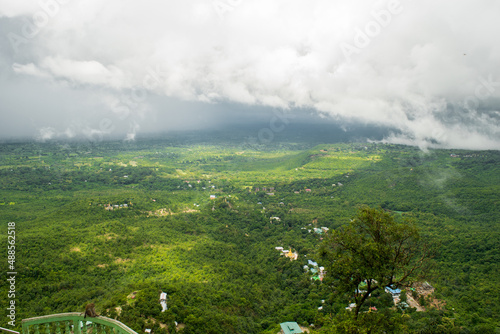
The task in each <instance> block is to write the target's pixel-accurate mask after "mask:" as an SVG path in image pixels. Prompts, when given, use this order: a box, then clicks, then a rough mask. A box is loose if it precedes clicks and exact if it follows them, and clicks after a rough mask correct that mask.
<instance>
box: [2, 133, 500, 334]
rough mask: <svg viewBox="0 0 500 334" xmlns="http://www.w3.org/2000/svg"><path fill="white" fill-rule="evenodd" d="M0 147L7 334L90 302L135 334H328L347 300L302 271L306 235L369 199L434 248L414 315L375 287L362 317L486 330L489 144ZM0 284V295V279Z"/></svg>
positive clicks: (399, 327)
mask: <svg viewBox="0 0 500 334" xmlns="http://www.w3.org/2000/svg"><path fill="white" fill-rule="evenodd" d="M0 152H1V153H0V154H1V155H0V156H1V160H0V188H1V190H2V191H1V197H0V210H1V217H2V221H3V223H2V224H3V227H2V228H3V230H2V231H4V232H3V233H2V245H3V246H2V247H5V248H4V249H5V251H4V252H2V254H3V255H2V258H1V259H0V261H1V266H0V268H1V270H2V271H3V272H7V271H8V270H7V257H6V254H7V251H6V250H7V232H6V231H7V222H15V223H16V232H17V239H16V247H17V248H16V269H17V271H18V276H17V281H16V288H17V291H18V293H17V294H16V300H17V303H18V306H19V307H18V308H17V322H16V323H17V324H18V327H17V328H18V329H19V325H20V319H23V318H27V317H33V316H39V315H45V314H51V313H57V312H71V311H83V308H84V305H85V304H86V303H89V302H95V304H96V308H97V310H98V312H99V313H101V314H107V315H108V316H110V317H117V318H118V319H119V320H120V321H122V322H124V323H125V324H127V325H128V326H130V327H132V328H134V329H135V330H137V331H143V330H144V329H145V328H152V329H153V332H155V333H166V332H170V333H172V332H173V331H174V329H175V323H176V322H177V324H180V325H179V326H178V327H177V329H178V331H179V332H183V333H273V334H274V333H277V332H278V327H277V326H278V324H279V323H280V322H284V321H297V322H298V323H299V324H301V325H306V326H309V325H310V324H314V325H315V328H316V330H317V331H320V332H321V331H322V332H329V331H331V330H332V328H337V330H339V331H340V330H341V329H339V328H341V327H342V326H340V325H339V324H342V323H343V322H347V321H349V316H350V315H349V311H346V310H345V307H346V306H347V305H348V304H349V302H350V300H349V298H348V297H347V298H346V297H344V298H340V297H339V296H338V295H337V294H335V287H334V286H332V285H331V284H329V282H328V281H327V280H324V281H323V282H321V281H320V280H315V279H313V280H311V276H312V275H313V274H312V273H311V272H310V271H305V270H304V268H303V266H304V265H307V264H308V260H312V261H317V260H319V256H318V249H319V245H320V242H321V239H322V235H321V234H319V233H315V232H314V231H313V228H315V227H316V228H321V227H328V228H329V229H335V228H338V227H339V226H341V225H343V224H345V223H348V222H349V220H350V219H351V218H352V217H353V216H354V215H355V214H356V212H357V210H358V208H359V206H360V205H368V206H370V207H380V208H383V209H385V210H386V211H387V212H389V213H391V214H392V215H394V216H395V217H396V218H397V217H402V218H405V219H409V220H412V221H413V222H414V223H415V226H416V227H417V228H418V229H419V231H420V234H421V238H422V240H423V241H424V242H425V243H427V244H429V245H432V246H433V247H434V248H435V249H436V250H437V252H436V255H435V257H434V258H433V260H432V263H433V269H432V270H429V271H428V272H427V281H428V282H429V283H430V284H431V285H432V286H434V287H435V291H434V293H433V294H432V295H431V296H428V297H425V298H423V297H422V296H418V295H415V296H414V297H415V298H416V299H417V300H419V302H420V304H421V305H422V306H424V307H426V310H427V311H426V312H415V310H414V309H412V308H407V309H402V308H394V307H393V306H394V304H393V303H392V299H391V297H390V295H388V294H387V293H384V292H383V291H381V292H377V293H375V294H374V295H373V296H372V298H371V299H370V302H369V306H370V307H376V308H377V312H367V313H366V317H375V318H377V317H378V318H377V319H381V316H382V315H383V317H384V319H386V320H385V321H388V322H387V323H386V324H384V326H386V329H387V330H388V331H391V330H392V331H395V332H397V331H403V332H417V333H437V332H442V333H448V332H452V333H454V332H456V333H479V332H481V333H495V330H496V331H497V332H498V330H499V326H500V324H499V323H498V319H499V318H500V297H499V296H500V295H499V294H498V291H497V288H498V277H500V270H499V268H500V267H499V265H498V263H500V251H499V250H500V235H499V234H500V233H499V223H498V217H499V213H500V205H499V204H500V168H499V166H500V152H498V151H484V152H466V151H460V150H432V151H428V152H421V151H419V150H418V149H416V148H412V147H406V146H399V145H382V144H366V143H363V144H356V143H339V144H318V143H311V144H308V143H293V142H289V141H282V142H275V143H271V144H268V145H247V144H234V143H233V144H231V143H230V142H229V141H225V140H223V139H220V140H218V141H217V142H216V141H213V142H197V141H196V139H195V138H194V139H193V137H190V138H189V140H181V139H175V140H174V139H171V140H152V139H149V140H139V141H136V142H101V143H82V142H73V143H57V142H50V143H19V144H16V143H6V144H2V145H0ZM309 190H310V191H309ZM210 195H215V196H216V198H215V199H211V198H210ZM111 208H112V209H111ZM271 217H279V219H271ZM309 230H311V231H309ZM277 246H281V247H284V248H285V249H291V250H292V251H296V252H297V253H298V254H299V256H298V260H297V261H290V260H289V259H288V258H286V257H284V256H282V255H280V251H278V250H276V249H275V247H277ZM319 265H320V266H321V265H325V266H326V264H324V263H321V262H319ZM0 288H1V290H0V291H1V293H2V295H4V296H6V295H7V291H8V284H7V282H6V281H5V280H3V281H2V282H1V283H0ZM160 291H165V292H167V293H168V296H169V298H168V306H169V309H168V311H166V312H163V313H162V312H160V311H161V306H160V304H159V303H158V297H159V293H160ZM408 291H410V290H408ZM408 293H410V292H408ZM420 297H422V298H420ZM404 298H406V296H402V299H404ZM419 298H420V299H419ZM7 303H8V299H2V300H0V306H1V308H2V309H3V310H5V309H6V307H7ZM361 311H363V310H361ZM3 319H7V318H5V317H3ZM387 319H389V320H387ZM391 319H392V320H391ZM367 321H370V320H369V319H368V320H367ZM371 321H372V322H373V319H372V320H371ZM6 322H7V321H4V322H3V323H6ZM160 324H161V326H160ZM163 325H165V326H163ZM346 328H347V327H346ZM391 328H392V329H391Z"/></svg>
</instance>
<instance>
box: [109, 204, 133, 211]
mask: <svg viewBox="0 0 500 334" xmlns="http://www.w3.org/2000/svg"><path fill="white" fill-rule="evenodd" d="M128 206H129V205H128V204H111V203H108V205H107V206H105V207H104V209H105V210H108V211H112V210H115V209H123V208H128Z"/></svg>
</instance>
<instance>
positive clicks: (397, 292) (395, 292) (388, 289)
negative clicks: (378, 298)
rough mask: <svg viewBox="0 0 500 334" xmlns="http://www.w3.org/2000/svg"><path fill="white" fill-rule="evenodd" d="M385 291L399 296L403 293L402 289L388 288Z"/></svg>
mask: <svg viewBox="0 0 500 334" xmlns="http://www.w3.org/2000/svg"><path fill="white" fill-rule="evenodd" d="M385 291H387V292H389V293H392V294H393V295H394V294H399V293H401V289H391V288H390V287H388V286H386V287H385Z"/></svg>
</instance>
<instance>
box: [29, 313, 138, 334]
mask: <svg viewBox="0 0 500 334" xmlns="http://www.w3.org/2000/svg"><path fill="white" fill-rule="evenodd" d="M87 322H92V323H89V324H87ZM22 324H23V334H70V333H72V334H88V333H93V334H137V332H135V331H133V330H132V329H130V328H128V327H127V326H125V325H124V324H122V323H121V322H119V321H116V320H114V319H110V318H106V317H101V316H99V317H95V318H90V317H87V318H84V317H83V313H77V312H72V313H60V314H51V315H46V316H43V317H36V318H29V319H23V322H22Z"/></svg>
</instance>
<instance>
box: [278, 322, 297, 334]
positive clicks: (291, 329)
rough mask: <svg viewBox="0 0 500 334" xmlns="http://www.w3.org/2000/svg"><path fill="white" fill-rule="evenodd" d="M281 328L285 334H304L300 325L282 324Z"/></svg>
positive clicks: (294, 323)
mask: <svg viewBox="0 0 500 334" xmlns="http://www.w3.org/2000/svg"><path fill="white" fill-rule="evenodd" d="M280 326H281V330H283V333H284V334H295V333H302V329H300V327H299V324H298V323H296V322H282V323H281V324H280Z"/></svg>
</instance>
